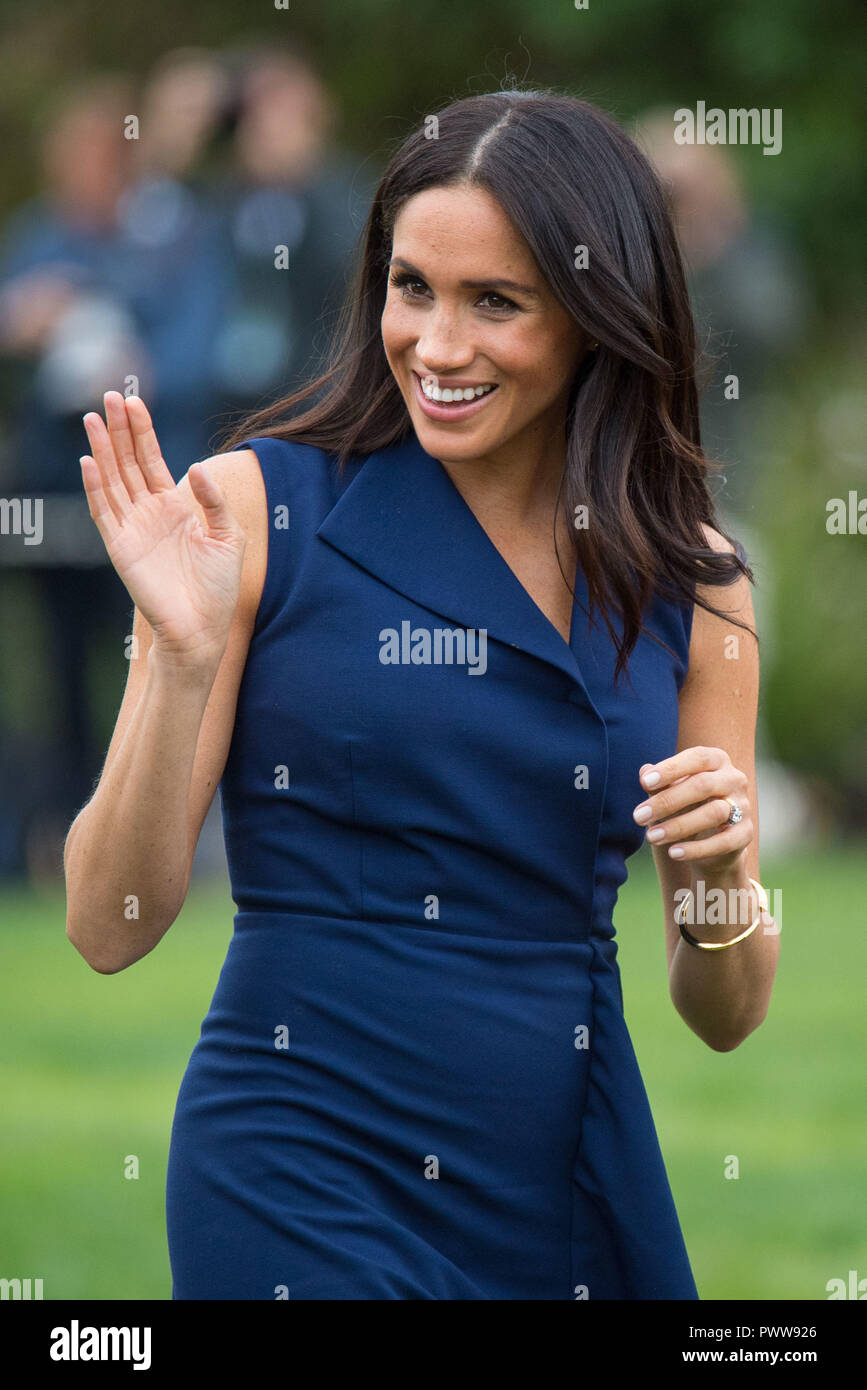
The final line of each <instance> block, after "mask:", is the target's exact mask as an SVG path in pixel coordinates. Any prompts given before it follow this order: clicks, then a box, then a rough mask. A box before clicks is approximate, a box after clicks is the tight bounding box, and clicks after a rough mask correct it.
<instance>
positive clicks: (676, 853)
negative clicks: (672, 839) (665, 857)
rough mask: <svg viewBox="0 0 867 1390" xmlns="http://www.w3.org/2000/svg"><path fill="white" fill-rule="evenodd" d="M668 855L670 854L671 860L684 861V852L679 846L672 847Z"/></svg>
mask: <svg viewBox="0 0 867 1390" xmlns="http://www.w3.org/2000/svg"><path fill="white" fill-rule="evenodd" d="M668 853H669V856H670V858H672V859H682V858H683V850H682V849H681V848H680V846H679V845H672V847H671V849H670V850H669V851H668Z"/></svg>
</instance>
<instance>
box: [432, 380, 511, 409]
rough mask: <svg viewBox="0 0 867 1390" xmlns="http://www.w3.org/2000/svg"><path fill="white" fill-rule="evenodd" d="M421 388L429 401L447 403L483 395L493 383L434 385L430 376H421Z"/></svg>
mask: <svg viewBox="0 0 867 1390" xmlns="http://www.w3.org/2000/svg"><path fill="white" fill-rule="evenodd" d="M421 389H422V391H423V392H424V394H425V395H426V396H427V398H428V400H429V401H444V402H445V403H446V404H447V405H448V404H449V403H450V402H455V401H471V400H473V399H474V397H476V396H485V395H487V394H488V392H489V391H493V390H494V387H493V385H487V386H464V387H460V386H454V387H449V386H444V387H442V388H440V387H439V386H435V385H434V382H433V378H432V377H422V378H421Z"/></svg>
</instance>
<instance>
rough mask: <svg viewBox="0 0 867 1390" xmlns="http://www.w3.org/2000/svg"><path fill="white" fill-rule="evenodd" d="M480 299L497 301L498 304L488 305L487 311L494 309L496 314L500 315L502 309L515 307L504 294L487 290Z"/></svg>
mask: <svg viewBox="0 0 867 1390" xmlns="http://www.w3.org/2000/svg"><path fill="white" fill-rule="evenodd" d="M482 298H483V299H498V300H499V301H500V302H499V304H489V305H488V308H489V309H494V310H496V311H497V312H498V313H502V311H503V310H504V309H514V308H516V307H517V306H516V305H515V304H513V303H512V301H511V299H507V298H506V296H505V295H504V294H497V292H496V290H487V291H486V292H485V294H484V295H483V296H482Z"/></svg>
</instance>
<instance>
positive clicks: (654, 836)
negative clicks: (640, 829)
mask: <svg viewBox="0 0 867 1390" xmlns="http://www.w3.org/2000/svg"><path fill="white" fill-rule="evenodd" d="M664 837H665V831H664V830H663V828H662V826H661V825H655V826H654V827H653V829H652V830H648V832H647V838H648V840H662V839H663V838H664Z"/></svg>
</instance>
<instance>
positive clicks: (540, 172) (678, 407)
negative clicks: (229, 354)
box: [223, 88, 753, 676]
mask: <svg viewBox="0 0 867 1390" xmlns="http://www.w3.org/2000/svg"><path fill="white" fill-rule="evenodd" d="M433 134H435V138H430V137H431V136H432V135H433ZM459 183H468V184H475V185H477V186H479V187H481V188H484V189H486V190H487V191H488V192H489V193H490V194H492V195H493V197H494V198H495V199H496V200H497V202H498V203H499V204H500V206H501V207H502V208H503V210H504V212H505V213H506V215H507V216H508V217H509V218H510V219H511V222H512V224H513V225H514V226H515V228H516V229H517V231H518V232H519V233H520V234H521V235H522V236H523V238H524V240H525V241H526V243H527V245H528V246H529V248H530V251H531V252H532V254H533V256H534V257H535V259H536V262H537V264H538V265H539V268H540V270H541V272H542V274H543V275H544V277H545V278H546V280H547V281H548V283H549V285H550V286H551V289H552V291H553V293H554V294H555V295H556V297H557V299H558V300H559V301H560V303H561V304H562V305H563V306H564V308H565V309H566V310H567V311H568V312H569V313H570V314H571V315H572V317H573V318H574V320H575V322H576V324H577V325H578V326H579V327H580V328H581V329H582V330H583V331H584V332H585V333H587V334H589V335H590V340H591V341H593V340H595V341H597V342H598V344H599V347H598V349H597V350H596V351H594V352H589V353H588V354H587V355H586V356H585V358H584V359H583V361H582V363H581V366H580V367H579V368H578V371H577V373H576V376H575V380H574V382H573V383H572V387H571V390H570V394H569V404H568V416H567V448H566V464H565V469H564V473H563V477H562V479H561V484H560V494H559V497H558V502H562V503H563V504H564V505H565V507H566V509H567V515H568V516H569V517H570V518H571V517H573V516H575V508H576V507H577V506H579V505H581V504H583V505H586V506H587V507H588V515H589V520H590V524H589V526H587V527H586V528H585V529H575V528H574V527H570V534H571V535H572V536H573V537H574V543H575V547H576V551H577V556H578V560H579V563H580V565H581V568H582V570H583V572H584V575H585V577H586V582H587V590H588V598H589V602H590V616H591V618H592V613H593V609H594V607H595V606H598V607H599V608H600V610H601V612H602V614H603V617H604V619H605V622H606V625H607V627H608V630H609V632H610V633H611V637H612V640H613V641H614V643H615V646H616V650H617V667H616V675H618V676H619V674H620V673H621V671H622V670H623V669H625V667H626V664H627V662H628V660H629V655H630V653H631V651H632V648H633V647H634V645H635V642H636V640H637V638H638V636H639V634H640V632H641V631H642V630H643V621H642V619H643V615H644V612H645V606H646V604H647V603H648V601H649V600H650V599H651V598H652V597H653V596H654V595H655V594H657V593H659V594H661V595H663V596H665V597H667V598H669V599H673V600H674V601H675V602H680V603H685V604H688V603H690V602H692V601H696V602H699V603H700V604H701V606H702V607H704V608H706V609H707V610H708V611H709V612H712V613H715V614H717V616H723V614H722V612H721V611H720V609H718V608H716V607H714V606H713V605H712V604H710V603H707V602H704V601H702V600H699V599H698V597H697V595H696V585H697V584H699V583H702V584H707V585H724V584H730V583H732V582H734V581H735V580H736V579H737V578H738V576H739V575H741V574H743V575H746V577H747V578H748V579H749V580H750V581H752V578H753V576H752V573H751V571H750V569H749V566H748V564H747V562H746V556H745V554H744V552H743V549H742V547H741V546H740V545H739V544H738V543H737V542H736V541H731V543H732V544H733V545H734V546H735V552H734V553H731V552H729V551H725V552H722V551H717V550H715V549H713V548H712V547H710V546H709V545H708V542H707V539H706V537H705V534H704V532H703V530H702V524H707V525H709V526H712V527H714V528H715V529H716V530H717V531H720V530H721V528H720V526H719V524H718V522H717V520H716V516H715V508H714V503H713V499H712V497H711V495H710V492H709V490H708V486H707V479H708V475H709V473H710V472H711V470H712V469H713V468H714V467H715V465H714V464H712V463H711V461H710V460H708V458H707V457H706V456H705V454H704V452H703V450H702V447H701V430H700V424H699V409H698V391H697V387H696V365H697V364H696V342H695V326H694V322H693V316H692V311H691V307H690V302H689V295H688V291H687V287H686V281H685V276H684V271H683V264H682V261H681V256H680V251H679V248H678V245H677V240H676V237H675V233H674V228H673V226H672V221H671V217H670V214H669V209H668V204H667V199H666V194H665V192H664V191H663V187H662V185H661V183H660V181H659V178H658V176H657V175H656V173H655V172H654V170H653V169H652V167H651V165H650V163H649V162H648V160H647V159H646V158H645V156H644V155H643V154H642V153H641V151H640V150H639V149H638V147H637V145H635V144H634V142H633V141H632V140H630V139H629V137H628V136H627V135H626V134H625V132H624V131H623V130H621V128H620V127H619V126H618V125H617V123H616V122H615V121H614V120H613V119H612V118H611V117H610V116H608V115H607V114H606V113H605V112H603V111H601V110H599V108H598V107H596V106H593V105H591V104H590V103H588V102H586V101H581V100H579V99H577V98H575V97H572V96H569V95H565V94H562V93H559V92H555V91H552V90H545V91H526V90H521V89H518V88H515V89H511V90H504V91H496V92H489V93H485V94H482V95H479V96H472V97H466V98H463V99H461V100H458V101H453V102H451V103H450V104H449V105H447V106H445V107H444V108H443V109H442V110H440V111H439V112H438V113H436V126H433V125H432V123H431V121H430V118H428V119H427V120H426V122H425V126H424V127H421V128H419V129H417V130H415V131H413V133H412V134H411V135H410V136H409V137H408V138H407V139H405V140H404V141H403V142H402V143H401V145H400V146H399V148H398V149H397V150H396V151H395V152H394V154H393V155H392V157H391V160H390V161H389V164H388V167H387V168H386V170H385V172H384V174H383V176H382V178H381V180H380V183H379V187H378V188H377V190H376V194H375V197H374V200H373V204H372V206H371V209H370V213H369V215H368V219H367V225H366V228H365V233H364V242H363V252H362V256H361V259H360V262H359V264H358V266H357V268H356V271H355V275H354V278H353V282H352V285H351V288H350V292H349V294H348V296H347V298H346V300H345V302H344V305H343V308H342V311H341V314H340V317H339V320H338V324H337V329H336V332H335V334H334V337H333V340H332V346H331V351H330V354H329V356H328V358H327V362H326V364H325V370H324V371H322V372H321V374H319V375H316V376H315V377H314V379H312V380H310V381H309V382H308V383H307V385H305V386H303V387H302V388H301V389H300V390H297V391H294V392H293V393H292V394H291V395H289V396H286V397H284V398H283V399H281V400H278V401H276V402H275V403H273V404H271V405H268V406H265V407H264V408H263V409H261V410H257V411H255V412H254V413H252V414H248V415H247V416H246V417H245V418H244V420H243V421H241V422H240V423H239V424H238V425H237V426H234V427H233V428H232V429H231V431H230V432H229V434H228V436H227V437H226V439H225V441H224V445H223V447H225V448H227V449H228V448H231V447H232V446H234V445H235V444H239V443H241V442H242V440H244V439H245V438H255V437H257V436H260V435H269V436H272V437H275V438H277V439H287V440H288V439H292V440H297V441H299V442H301V443H307V444H313V445H315V446H317V447H318V448H320V449H324V450H326V451H328V452H330V453H333V454H335V455H336V456H337V460H338V465H339V467H340V468H343V467H344V466H345V464H346V462H347V460H348V459H349V458H350V457H351V456H353V455H368V454H370V453H372V452H373V451H374V450H377V449H381V448H385V447H386V446H388V445H390V444H394V443H396V442H398V441H399V440H401V439H403V438H405V437H406V436H407V435H408V434H409V433H410V432H411V431H412V423H411V420H410V416H409V412H408V411H407V408H406V405H405V403H404V399H403V396H402V394H401V392H400V388H399V387H398V385H397V382H396V380H395V378H394V376H393V375H392V372H391V369H390V367H389V364H388V361H387V359H386V356H385V352H384V349H383V344H382V338H381V334H380V319H381V317H382V312H383V308H384V305H385V298H386V292H387V279H388V262H389V260H390V257H391V243H392V232H393V228H394V222H395V218H396V216H397V214H398V212H399V210H400V208H401V207H402V205H403V204H404V202H405V201H406V200H407V199H408V198H411V197H412V196H413V195H414V194H416V193H420V192H421V191H422V190H423V189H428V188H432V187H445V186H448V185H454V184H459ZM579 245H580V246H586V248H587V265H586V268H582V269H579V270H576V257H575V250H576V248H577V247H578V246H579ZM311 396H313V397H314V401H313V403H312V404H311V405H309V406H308V407H307V408H306V409H305V410H303V411H302V412H301V413H300V414H296V415H294V416H293V418H292V419H287V412H289V411H290V410H292V409H293V408H294V407H295V406H296V405H298V404H299V403H300V402H302V401H305V400H307V399H308V398H309V397H311ZM722 534H723V535H725V533H724V532H723V533H722ZM725 538H726V539H727V540H731V538H730V537H728V536H726V537H725ZM555 544H556V519H555ZM558 554H559V552H558ZM561 568H562V563H561ZM565 577H566V576H565V574H564V578H565ZM567 583H568V580H567ZM570 587H571V585H570ZM612 602H613V604H614V606H615V608H616V610H617V611H618V612H619V614H620V615H621V618H622V632H621V634H620V635H618V634H617V633H616V632H615V630H614V628H613V627H612V624H611V621H610V618H609V615H608V612H607V611H606V610H607V607H608V605H609V604H611V603H612ZM725 616H726V617H727V620H728V621H730V622H732V623H735V625H736V626H739V627H745V628H747V630H748V631H752V629H750V628H748V627H747V625H746V624H745V623H740V622H737V620H735V619H733V618H730V617H728V615H725Z"/></svg>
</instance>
